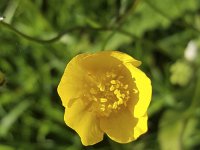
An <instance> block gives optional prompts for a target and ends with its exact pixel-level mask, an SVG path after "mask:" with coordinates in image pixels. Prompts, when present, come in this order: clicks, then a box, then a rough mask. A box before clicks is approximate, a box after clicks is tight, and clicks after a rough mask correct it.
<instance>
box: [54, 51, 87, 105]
mask: <svg viewBox="0 0 200 150" xmlns="http://www.w3.org/2000/svg"><path fill="white" fill-rule="evenodd" d="M87 56H88V54H80V55H77V56H76V57H74V58H73V59H72V60H71V61H70V62H69V63H68V64H67V66H66V68H65V71H64V74H63V76H62V78H61V80H60V83H59V85H58V88H57V91H58V94H59V96H60V97H61V100H62V103H63V106H67V105H68V103H69V101H70V100H71V99H76V98H78V97H79V95H80V92H81V91H82V89H83V88H82V85H83V82H84V79H83V78H84V76H83V75H84V74H85V72H84V70H83V69H82V68H81V66H80V62H81V60H82V59H84V58H85V57H87Z"/></svg>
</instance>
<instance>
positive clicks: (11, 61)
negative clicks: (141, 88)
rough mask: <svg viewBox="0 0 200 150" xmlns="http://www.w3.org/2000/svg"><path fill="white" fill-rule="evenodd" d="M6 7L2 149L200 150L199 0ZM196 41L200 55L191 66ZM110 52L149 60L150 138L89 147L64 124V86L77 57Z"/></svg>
mask: <svg viewBox="0 0 200 150" xmlns="http://www.w3.org/2000/svg"><path fill="white" fill-rule="evenodd" d="M0 4H1V5H0V16H5V17H6V18H5V19H4V20H3V21H4V22H6V23H8V24H5V23H4V22H0V45H1V47H0V150H1V149H2V150H15V149H17V150H18V149H19V150H26V149H30V150H35V149H38V150H81V149H88V150H95V149H98V150H104V149H107V150H110V149H113V150H117V149H119V150H131V149H136V150H146V149H148V150H157V149H158V150H160V149H161V150H168V149H170V150H171V149H176V150H179V149H180V150H182V149H185V150H193V149H194V150H196V149H199V147H200V142H199V141H200V136H199V135H200V128H199V127H200V121H199V120H200V119H199V118H200V103H199V97H200V94H199V91H200V76H199V74H200V60H199V59H198V58H199V57H200V52H199V48H200V36H199V33H200V13H199V10H200V2H199V1H198V0H184V1H183V0H166V1H161V0H141V1H140V2H139V4H138V5H137V7H135V6H134V7H131V5H132V4H134V3H133V1H132V0H109V1H106V0H101V1H92V0H89V1H87V2H86V1H84V0H73V1H72V0H71V1H67V0H66V1H56V0H51V1H48V0H10V1H6V0H0ZM54 37H55V38H54ZM191 40H192V41H195V44H196V46H197V49H198V51H197V54H196V55H197V57H196V58H195V59H194V60H192V61H188V60H187V59H185V58H184V51H185V49H186V47H187V44H188V43H189V42H190V41H191ZM105 49H109V50H110V49H113V50H119V51H123V52H125V53H128V54H130V55H132V56H134V57H135V58H137V59H139V60H141V61H142V66H141V67H142V69H143V70H144V71H145V72H146V73H147V75H148V76H149V77H150V78H151V80H152V86H153V96H152V102H151V105H150V108H149V131H148V132H147V133H146V134H145V135H143V136H141V137H140V138H139V139H138V140H137V141H135V142H132V143H129V144H124V145H122V144H118V143H115V142H113V141H110V140H109V139H108V138H107V137H106V136H105V138H104V140H103V141H102V142H100V143H99V144H96V145H94V146H89V147H83V146H82V145H81V143H80V139H79V137H78V135H77V134H76V133H75V132H74V131H72V130H71V129H69V128H68V127H67V126H66V125H65V123H64V120H63V115H64V108H63V107H62V104H61V101H60V99H59V96H58V94H57V85H58V83H59V81H60V78H61V75H62V73H63V71H64V68H65V65H66V64H67V63H68V62H69V61H70V59H71V58H72V57H73V56H75V55H77V54H79V53H84V52H95V51H101V50H105ZM180 60H181V61H180ZM170 68H171V69H170ZM170 79H171V80H170Z"/></svg>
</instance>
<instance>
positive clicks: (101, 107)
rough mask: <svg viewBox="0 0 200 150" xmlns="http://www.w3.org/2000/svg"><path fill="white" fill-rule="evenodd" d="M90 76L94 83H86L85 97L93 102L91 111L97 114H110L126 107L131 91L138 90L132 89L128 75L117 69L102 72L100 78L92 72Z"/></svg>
mask: <svg viewBox="0 0 200 150" xmlns="http://www.w3.org/2000/svg"><path fill="white" fill-rule="evenodd" d="M88 77H89V78H90V80H91V81H92V82H91V83H93V84H89V85H88V84H87V85H86V89H87V92H86V94H84V96H85V98H84V99H87V100H89V102H90V103H91V102H92V103H91V107H90V111H93V112H96V114H97V116H109V115H110V113H111V112H113V111H118V110H119V109H121V108H122V107H126V106H127V102H128V100H129V99H130V94H131V92H137V91H136V90H135V91H133V90H131V88H130V85H129V84H128V80H127V78H126V76H124V75H122V74H121V73H119V72H117V71H116V70H111V71H107V72H106V73H104V74H101V78H100V79H98V78H97V77H95V76H93V75H92V74H90V73H88ZM88 90H89V91H88Z"/></svg>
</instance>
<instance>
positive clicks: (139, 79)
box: [126, 63, 152, 118]
mask: <svg viewBox="0 0 200 150" xmlns="http://www.w3.org/2000/svg"><path fill="white" fill-rule="evenodd" d="M126 67H127V68H128V70H129V71H130V72H131V74H132V77H133V78H134V79H135V83H136V86H137V88H138V92H139V93H138V94H139V96H138V100H137V101H136V102H134V101H133V102H132V105H129V109H130V110H132V112H133V115H134V117H136V118H139V117H141V116H144V115H145V113H146V111H147V108H148V106H149V104H150V101H151V94H152V86H151V81H150V79H149V78H148V77H147V76H146V75H145V74H144V73H143V72H142V71H141V70H139V69H138V68H136V67H134V66H133V65H132V64H130V63H127V64H126Z"/></svg>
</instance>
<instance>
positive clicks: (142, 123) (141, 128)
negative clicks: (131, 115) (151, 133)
mask: <svg viewBox="0 0 200 150" xmlns="http://www.w3.org/2000/svg"><path fill="white" fill-rule="evenodd" d="M147 120H148V117H147V113H145V115H144V116H143V117H140V118H139V119H138V122H137V124H136V126H135V127H134V138H135V139H137V138H138V137H139V136H140V135H141V134H144V133H145V132H147V130H148V127H147Z"/></svg>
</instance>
